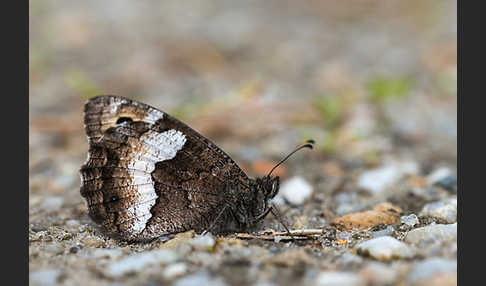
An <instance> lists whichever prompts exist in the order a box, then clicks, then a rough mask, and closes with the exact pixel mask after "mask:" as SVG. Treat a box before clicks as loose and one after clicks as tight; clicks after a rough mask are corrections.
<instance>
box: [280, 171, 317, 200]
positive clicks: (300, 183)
mask: <svg viewBox="0 0 486 286" xmlns="http://www.w3.org/2000/svg"><path fill="white" fill-rule="evenodd" d="M312 191H313V190H312V186H311V185H310V184H309V183H308V182H307V181H306V180H305V179H304V178H302V177H292V178H291V179H289V180H287V181H285V182H284V183H283V184H282V186H281V187H280V191H279V194H280V195H281V196H283V197H284V198H285V199H286V200H287V201H288V202H289V203H291V204H294V205H300V204H302V203H303V202H304V201H305V200H306V199H308V198H309V197H310V196H311V195H312Z"/></svg>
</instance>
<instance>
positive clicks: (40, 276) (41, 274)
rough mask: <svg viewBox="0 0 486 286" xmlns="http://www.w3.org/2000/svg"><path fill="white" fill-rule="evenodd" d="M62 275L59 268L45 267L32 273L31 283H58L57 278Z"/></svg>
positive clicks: (40, 285)
mask: <svg viewBox="0 0 486 286" xmlns="http://www.w3.org/2000/svg"><path fill="white" fill-rule="evenodd" d="M60 275H61V271H60V270H59V269H44V270H38V271H35V272H32V273H30V275H29V284H30V285H39V286H43V285H56V284H57V279H58V278H59V276H60Z"/></svg>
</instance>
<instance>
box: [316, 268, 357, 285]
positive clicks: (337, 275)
mask: <svg viewBox="0 0 486 286" xmlns="http://www.w3.org/2000/svg"><path fill="white" fill-rule="evenodd" d="M316 285H319V286H364V285H366V283H365V281H363V279H362V278H361V277H360V276H359V275H357V274H354V273H351V272H334V271H323V272H321V273H319V274H318V275H317V279H316Z"/></svg>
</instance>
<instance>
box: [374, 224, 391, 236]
mask: <svg viewBox="0 0 486 286" xmlns="http://www.w3.org/2000/svg"><path fill="white" fill-rule="evenodd" d="M394 231H395V230H394V229H393V227H392V226H390V225H389V226H388V227H387V228H385V229H382V230H378V231H374V232H373V233H372V234H371V235H372V237H373V238H377V237H381V236H390V235H392V234H393V232H394Z"/></svg>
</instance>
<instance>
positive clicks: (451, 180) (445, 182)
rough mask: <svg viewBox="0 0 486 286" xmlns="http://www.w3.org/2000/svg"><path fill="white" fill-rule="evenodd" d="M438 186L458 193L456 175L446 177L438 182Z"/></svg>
mask: <svg viewBox="0 0 486 286" xmlns="http://www.w3.org/2000/svg"><path fill="white" fill-rule="evenodd" d="M436 185H437V186H439V187H441V188H444V189H446V190H447V191H449V192H450V193H453V194H455V193H457V179H456V177H454V176H449V177H445V178H444V179H442V180H440V181H438V182H437V183H436Z"/></svg>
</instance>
